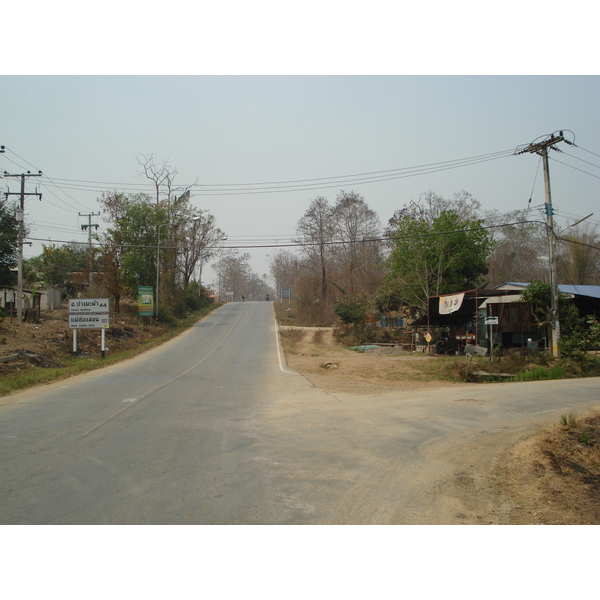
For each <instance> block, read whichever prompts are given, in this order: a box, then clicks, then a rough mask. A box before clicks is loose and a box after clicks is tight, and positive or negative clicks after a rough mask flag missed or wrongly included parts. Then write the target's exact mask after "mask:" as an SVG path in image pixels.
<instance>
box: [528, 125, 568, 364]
mask: <svg viewBox="0 0 600 600" xmlns="http://www.w3.org/2000/svg"><path fill="white" fill-rule="evenodd" d="M558 142H565V143H567V144H569V145H572V144H571V142H568V141H567V140H565V138H564V136H563V132H562V131H561V132H560V133H559V134H558V135H555V134H554V133H553V134H551V135H549V136H547V137H546V139H545V140H543V141H541V142H537V143H531V144H529V146H527V147H526V148H524V149H523V150H520V151H518V152H517V154H524V153H525V152H529V153H532V154H533V153H535V154H539V155H540V156H541V157H542V161H543V165H544V184H545V189H546V202H545V205H546V230H547V234H548V262H549V267H550V290H551V296H550V335H551V344H552V356H554V357H556V358H559V357H560V349H559V347H558V342H559V339H560V323H559V320H558V285H557V282H556V252H555V242H556V234H555V233H554V222H553V219H552V217H553V215H554V210H553V208H552V195H551V193H550V170H549V167H548V148H552V150H556V148H555V147H554V144H557V143H558ZM557 151H558V150H557Z"/></svg>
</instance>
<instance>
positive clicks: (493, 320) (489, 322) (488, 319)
mask: <svg viewBox="0 0 600 600" xmlns="http://www.w3.org/2000/svg"><path fill="white" fill-rule="evenodd" d="M485 324H486V325H498V317H486V318H485Z"/></svg>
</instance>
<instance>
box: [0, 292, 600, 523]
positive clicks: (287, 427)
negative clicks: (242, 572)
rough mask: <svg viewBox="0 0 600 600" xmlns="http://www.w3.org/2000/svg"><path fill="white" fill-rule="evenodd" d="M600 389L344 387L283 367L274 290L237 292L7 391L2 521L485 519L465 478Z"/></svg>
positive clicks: (0, 409)
mask: <svg viewBox="0 0 600 600" xmlns="http://www.w3.org/2000/svg"><path fill="white" fill-rule="evenodd" d="M599 389H600V380H599V379H587V380H578V381H560V382H558V381H557V382H543V383H539V384H531V383H530V384H501V385H492V386H490V385H475V386H459V387H454V388H449V389H445V390H437V391H436V392H435V393H433V392H419V393H414V392H412V393H411V392H405V393H395V394H386V395H379V396H373V397H357V396H349V395H345V396H340V395H330V394H326V393H324V392H322V391H320V390H317V389H314V388H313V387H312V386H311V385H310V383H309V382H308V381H306V380H305V379H304V378H303V377H301V376H300V375H298V374H297V373H294V372H293V371H291V370H289V369H287V368H286V367H285V365H284V364H282V362H281V353H280V350H279V346H278V343H277V334H276V326H275V320H274V316H273V309H272V305H271V304H270V303H266V302H246V303H232V304H227V305H225V306H223V307H222V308H220V309H218V310H217V311H215V312H214V313H212V314H211V315H210V316H209V317H207V318H206V319H204V320H203V321H202V322H200V323H198V324H197V325H196V326H195V327H193V328H191V329H190V330H189V331H187V332H186V333H185V334H183V335H182V336H180V337H179V338H177V339H175V340H172V341H171V342H169V343H168V344H166V345H165V346H163V347H161V348H159V349H156V350H153V351H151V352H149V353H147V354H144V355H142V356H141V357H139V358H137V359H134V360H131V361H128V362H126V363H122V364H121V365H119V366H117V367H111V368H110V369H106V370H101V371H97V372H95V373H93V374H89V375H86V376H80V377H77V378H73V379H71V380H69V381H68V382H62V383H58V384H53V385H51V386H47V387H42V388H37V389H36V390H31V391H28V392H25V393H22V394H18V395H15V396H11V397H8V398H4V399H1V400H0V478H1V486H0V523H2V524H250V523H255V524H316V523H374V524H379V523H399V524H400V523H448V522H482V519H484V521H485V519H487V518H488V517H489V515H487V514H484V513H485V511H484V510H483V507H481V506H477V505H469V502H468V499H467V500H465V497H464V495H460V494H458V491H460V490H458V488H457V486H456V482H457V481H462V482H463V483H464V485H465V486H467V487H468V484H469V481H472V482H476V479H477V476H478V473H480V472H483V470H485V469H486V468H487V467H489V465H490V464H491V463H490V461H491V460H492V458H493V457H494V456H495V455H496V453H497V451H498V450H499V449H502V448H505V447H507V444H509V443H512V441H515V440H516V439H518V438H519V436H522V435H523V434H524V433H526V432H527V431H531V430H532V428H535V427H538V426H541V425H544V424H547V423H551V422H558V418H559V416H560V414H562V413H563V412H566V411H570V410H574V409H577V410H582V409H586V408H592V407H595V406H598V405H600V398H599V396H598V391H599ZM457 490H458V491H457Z"/></svg>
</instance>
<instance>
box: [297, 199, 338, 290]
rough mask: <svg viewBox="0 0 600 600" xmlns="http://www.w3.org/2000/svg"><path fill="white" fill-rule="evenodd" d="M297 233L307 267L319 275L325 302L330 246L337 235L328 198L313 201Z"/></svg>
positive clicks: (301, 220) (299, 223)
mask: <svg viewBox="0 0 600 600" xmlns="http://www.w3.org/2000/svg"><path fill="white" fill-rule="evenodd" d="M297 233H298V238H297V240H296V241H297V242H298V243H300V244H303V246H302V254H303V256H304V258H305V260H306V262H307V264H306V265H305V266H306V268H310V269H313V270H314V271H315V272H316V273H318V274H319V277H320V282H321V283H320V295H321V299H322V300H323V302H325V301H326V299H327V269H328V262H329V257H330V255H331V247H330V244H331V242H332V241H333V239H334V235H335V225H334V222H333V216H332V208H331V206H330V205H329V202H328V201H327V199H326V198H324V197H323V196H319V197H318V198H315V199H314V200H312V201H311V203H310V206H309V207H308V210H307V211H306V212H305V213H304V216H303V217H302V218H301V219H300V221H299V222H298V226H297Z"/></svg>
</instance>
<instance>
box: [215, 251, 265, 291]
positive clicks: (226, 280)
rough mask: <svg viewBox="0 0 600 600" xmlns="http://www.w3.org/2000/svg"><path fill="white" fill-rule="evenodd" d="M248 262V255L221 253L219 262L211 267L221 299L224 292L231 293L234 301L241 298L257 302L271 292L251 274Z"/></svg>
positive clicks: (260, 279) (230, 252) (257, 277)
mask: <svg viewBox="0 0 600 600" xmlns="http://www.w3.org/2000/svg"><path fill="white" fill-rule="evenodd" d="M249 260H250V255H249V254H248V253H244V254H240V253H239V252H238V251H237V250H233V249H228V250H226V251H223V252H221V256H220V258H219V260H218V261H217V262H216V263H215V264H213V265H212V267H213V269H214V270H215V272H216V274H217V278H218V281H217V287H218V290H219V295H220V296H221V297H222V299H223V296H224V294H225V293H226V292H233V299H234V300H240V299H241V297H242V296H245V297H246V298H248V299H249V300H259V299H262V298H264V296H265V295H266V294H267V293H271V292H272V290H271V289H270V288H269V287H268V286H267V284H266V282H265V281H264V280H263V279H262V278H261V277H259V276H258V275H257V274H256V273H253V272H252V269H251V267H250V263H249Z"/></svg>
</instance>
